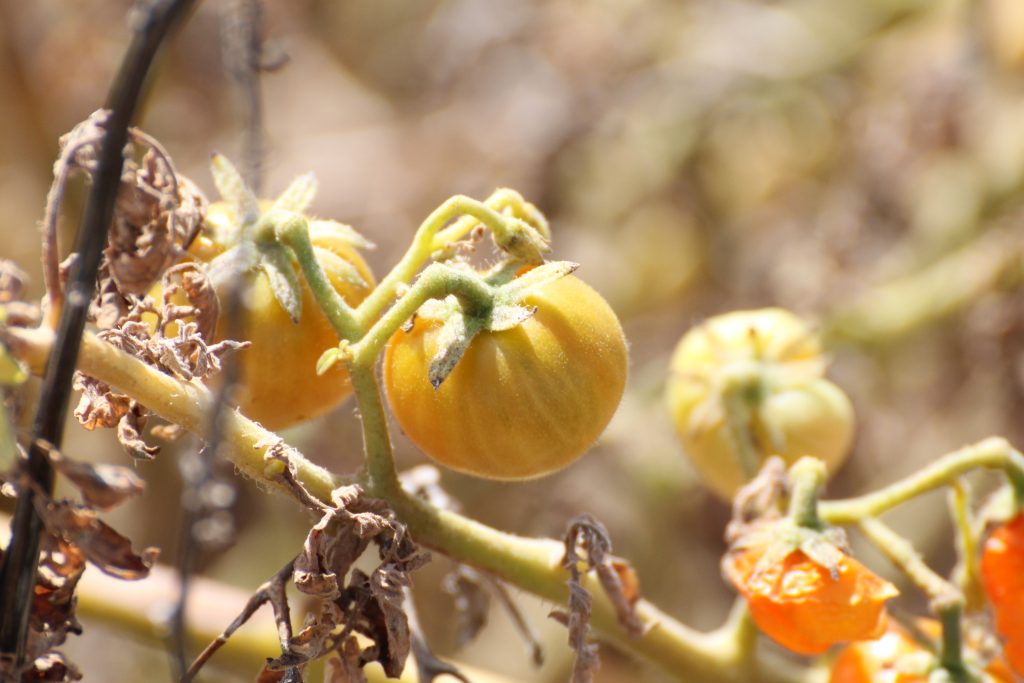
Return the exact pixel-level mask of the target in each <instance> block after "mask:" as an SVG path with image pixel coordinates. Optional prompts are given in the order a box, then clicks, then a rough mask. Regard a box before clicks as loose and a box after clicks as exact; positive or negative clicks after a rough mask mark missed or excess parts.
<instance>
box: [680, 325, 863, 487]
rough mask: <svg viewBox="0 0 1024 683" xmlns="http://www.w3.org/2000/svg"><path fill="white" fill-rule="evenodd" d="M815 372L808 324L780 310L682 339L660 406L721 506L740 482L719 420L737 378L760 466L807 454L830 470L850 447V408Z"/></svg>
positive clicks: (818, 363) (700, 329) (817, 351)
mask: <svg viewBox="0 0 1024 683" xmlns="http://www.w3.org/2000/svg"><path fill="white" fill-rule="evenodd" d="M824 365H825V363H824V360H823V355H822V349H821V345H820V343H819V342H818V339H817V337H816V336H815V335H814V334H813V333H812V331H811V329H810V328H809V327H808V325H807V324H806V323H804V322H803V321H802V320H800V319H799V318H798V317H796V316H795V315H793V314H792V313H790V312H788V311H785V310H782V309H779V308H766V309H762V310H756V311H735V312H732V313H726V314H724V315H719V316H715V317H713V318H709V319H708V320H706V321H705V322H704V323H703V324H701V325H699V326H697V327H695V328H693V329H691V330H690V331H689V332H687V333H686V334H685V335H684V336H683V338H682V339H681V340H680V342H679V344H678V345H677V346H676V350H675V352H674V353H673V355H672V361H671V376H670V377H669V381H668V386H667V394H666V398H667V403H668V407H669V411H670V413H671V415H672V419H673V422H674V423H675V426H676V431H677V433H678V435H679V438H680V440H681V442H682V444H683V449H684V451H685V453H686V455H687V456H688V457H689V459H690V461H691V462H692V463H693V465H694V467H695V468H696V469H697V472H698V473H699V474H700V475H701V478H702V479H703V481H704V483H705V484H707V485H708V486H709V487H710V488H711V489H712V490H713V491H715V492H716V493H717V494H718V495H720V496H721V497H723V498H730V497H732V495H733V494H734V493H735V492H736V490H737V489H738V488H739V487H740V486H742V485H743V484H744V483H746V481H747V474H748V473H747V472H745V471H744V467H743V464H742V460H741V457H742V456H741V455H740V454H739V452H738V450H737V446H736V442H735V440H734V437H733V434H732V431H731V430H730V426H729V423H728V419H727V412H726V411H727V410H728V408H727V398H726V391H728V389H727V386H728V384H729V382H730V381H733V382H735V381H737V380H736V378H737V377H738V376H739V375H740V374H741V373H742V375H743V376H745V377H746V378H747V379H745V380H741V381H743V382H745V384H744V386H743V388H742V392H743V401H744V405H745V409H746V410H747V411H748V412H749V420H748V428H749V430H750V434H751V436H752V438H753V440H754V442H755V444H756V447H757V451H758V453H757V455H758V457H759V460H760V462H762V463H763V461H764V460H765V459H767V458H768V457H769V456H772V455H778V456H781V457H782V458H783V459H784V460H785V461H786V463H787V464H793V463H794V462H796V460H798V459H799V458H801V457H802V456H805V455H813V456H814V457H816V458H819V459H821V460H822V461H824V462H825V465H826V466H827V467H828V470H829V472H830V473H831V472H834V471H835V470H837V469H838V468H839V465H841V464H842V462H843V460H845V459H846V456H847V454H848V453H849V449H850V444H851V442H852V440H853V425H854V417H853V407H852V406H851V405H850V401H849V399H848V398H847V397H846V395H845V394H844V393H843V392H842V390H841V389H839V388H838V387H837V386H836V385H834V384H832V383H831V382H829V381H828V380H827V379H825V378H824Z"/></svg>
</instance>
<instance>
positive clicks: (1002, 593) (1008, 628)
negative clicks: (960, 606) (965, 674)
mask: <svg viewBox="0 0 1024 683" xmlns="http://www.w3.org/2000/svg"><path fill="white" fill-rule="evenodd" d="M981 576H982V580H983V582H984V584H985V593H986V594H987V595H988V599H989V601H990V602H991V603H992V610H993V611H994V612H995V618H996V631H998V632H999V635H1001V636H1002V637H1003V640H1004V641H1005V644H1006V645H1005V650H1004V652H1005V654H1006V659H1007V661H1009V663H1010V666H1012V667H1013V670H1014V671H1016V672H1017V673H1018V674H1022V675H1024V514H1018V515H1017V516H1016V517H1014V518H1013V519H1012V520H1011V521H1010V522H1008V523H1007V524H1004V525H1003V526H1001V527H999V528H997V529H996V530H995V531H993V532H992V535H991V536H989V537H988V539H986V540H985V545H984V548H983V550H982V554H981Z"/></svg>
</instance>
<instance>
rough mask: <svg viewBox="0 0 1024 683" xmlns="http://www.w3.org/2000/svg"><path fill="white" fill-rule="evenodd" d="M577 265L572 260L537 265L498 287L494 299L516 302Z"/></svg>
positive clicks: (578, 265)
mask: <svg viewBox="0 0 1024 683" xmlns="http://www.w3.org/2000/svg"><path fill="white" fill-rule="evenodd" d="M579 267H580V264H578V263H573V262H572V261H551V262H550V263H545V264H544V265H541V266H537V267H536V268H534V269H533V270H530V271H529V272H526V273H523V274H522V275H520V276H519V277H517V278H515V279H514V280H512V281H510V282H508V283H507V284H505V285H502V286H501V287H499V288H498V291H497V292H496V293H495V299H497V300H498V301H500V302H501V303H502V304H518V303H519V302H520V301H522V300H523V299H525V298H526V297H528V296H529V295H530V294H532V293H533V292H535V291H537V290H538V289H541V288H542V287H546V286H547V285H549V284H551V283H552V282H554V281H555V280H559V279H561V278H563V277H565V276H566V275H570V274H572V273H574V272H575V271H576V269H577V268H579Z"/></svg>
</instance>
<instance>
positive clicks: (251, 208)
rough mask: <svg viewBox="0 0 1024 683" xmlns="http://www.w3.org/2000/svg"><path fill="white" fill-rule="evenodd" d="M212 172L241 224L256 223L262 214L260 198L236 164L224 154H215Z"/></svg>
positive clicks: (216, 183) (211, 165) (221, 193)
mask: <svg viewBox="0 0 1024 683" xmlns="http://www.w3.org/2000/svg"><path fill="white" fill-rule="evenodd" d="M210 172H211V173H212V174H213V184H214V185H216V186H217V191H218V192H219V193H220V196H221V197H222V198H223V199H224V201H226V202H228V203H229V204H231V208H232V210H233V211H234V213H235V217H236V218H237V219H238V223H239V225H240V226H248V225H252V224H253V223H255V222H256V220H257V219H258V218H259V216H260V203H259V200H258V199H257V198H256V195H254V194H253V192H252V190H250V189H249V186H248V185H246V184H245V180H244V179H243V178H242V174H241V173H239V172H238V169H237V168H235V165H234V164H232V163H231V162H230V161H228V158H227V157H225V156H224V155H223V154H214V155H213V158H212V159H211V160H210Z"/></svg>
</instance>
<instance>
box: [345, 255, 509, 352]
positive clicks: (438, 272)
mask: <svg viewBox="0 0 1024 683" xmlns="http://www.w3.org/2000/svg"><path fill="white" fill-rule="evenodd" d="M449 294H454V295H455V296H456V297H458V299H459V301H460V302H461V303H462V305H463V307H464V308H465V309H466V310H467V312H468V313H477V312H480V311H483V310H487V309H488V308H490V307H491V306H492V304H493V302H494V290H493V289H492V288H491V287H490V286H489V285H488V284H487V283H485V282H484V281H483V280H482V279H481V278H480V277H479V276H477V275H475V274H473V273H470V272H467V271H462V270H456V269H454V268H452V267H450V266H446V265H444V264H442V263H434V264H431V265H430V266H428V267H427V269H426V270H424V271H423V273H422V274H421V275H420V277H419V279H418V280H416V283H415V284H414V285H413V286H412V288H411V289H409V291H408V292H406V294H405V295H404V296H403V297H402V298H400V299H398V301H396V302H395V305H394V306H392V307H391V308H389V309H388V311H387V312H386V313H385V314H384V315H383V316H381V318H380V319H379V320H378V321H377V322H376V323H374V325H373V327H371V328H370V329H369V331H367V332H366V334H365V335H363V337H362V338H361V339H360V340H359V341H358V342H357V343H355V344H353V345H352V347H351V348H350V352H351V363H352V364H354V365H358V366H361V367H371V366H373V364H374V363H375V362H376V360H377V356H378V354H379V353H380V351H381V349H383V348H384V345H385V344H387V343H388V340H389V339H391V335H393V334H394V333H395V332H396V331H397V330H398V328H400V327H401V326H402V325H404V324H405V322H406V321H407V320H409V318H411V317H412V316H413V315H414V314H415V313H416V311H418V310H419V308H420V306H422V305H423V304H424V303H425V302H426V301H427V300H429V299H443V298H444V297H446V296H448V295H449Z"/></svg>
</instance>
